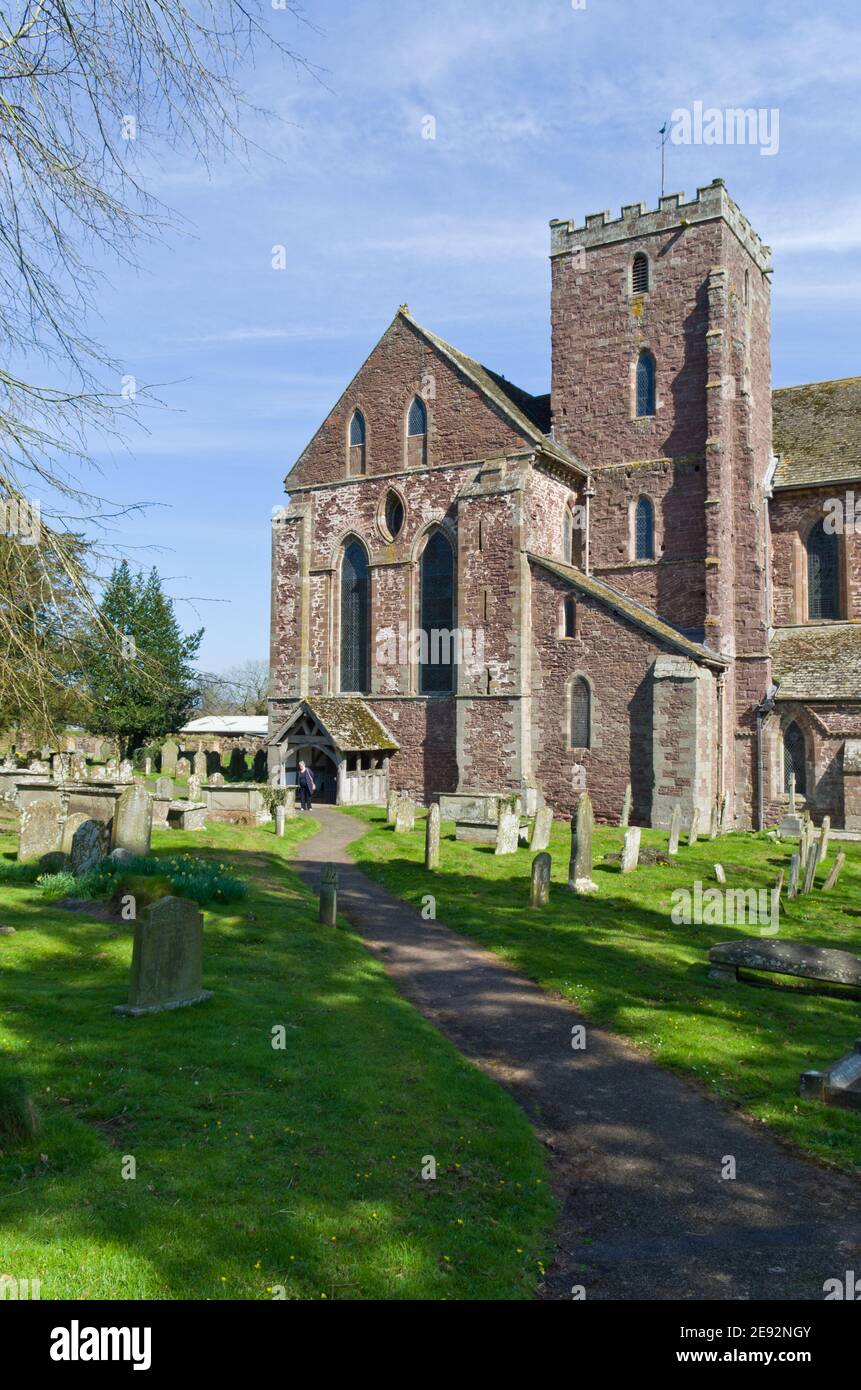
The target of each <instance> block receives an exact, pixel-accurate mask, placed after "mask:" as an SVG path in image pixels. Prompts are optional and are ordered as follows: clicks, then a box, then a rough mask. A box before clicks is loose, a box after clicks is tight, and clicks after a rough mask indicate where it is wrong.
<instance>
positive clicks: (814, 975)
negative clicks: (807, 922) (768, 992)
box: [709, 936, 861, 989]
mask: <svg viewBox="0 0 861 1390" xmlns="http://www.w3.org/2000/svg"><path fill="white" fill-rule="evenodd" d="M709 962H710V964H711V969H710V970H709V977H710V978H711V979H713V980H737V979H738V978H739V975H738V972H739V969H742V970H762V971H767V972H769V973H771V974H774V975H792V976H795V977H796V978H798V979H803V980H814V981H815V982H816V983H817V984H832V985H849V986H851V987H852V988H853V989H861V959H859V958H858V956H853V955H851V954H850V952H849V951H835V950H831V949H830V948H826V947H821V946H805V945H803V944H802V942H800V941H774V940H771V941H767V940H764V939H763V938H760V937H755V936H753V937H744V938H742V939H741V940H739V941H722V942H720V943H719V944H718V945H717V946H712V948H711V950H710V951H709Z"/></svg>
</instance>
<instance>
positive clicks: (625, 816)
mask: <svg viewBox="0 0 861 1390" xmlns="http://www.w3.org/2000/svg"><path fill="white" fill-rule="evenodd" d="M631 799H632V794H631V783H630V782H629V783H628V785H627V787H626V788H625V795H624V797H623V798H622V814H621V816H620V817H619V824H620V826H622V828H623V829H624V830H627V829H628V821H629V820H630V819H631Z"/></svg>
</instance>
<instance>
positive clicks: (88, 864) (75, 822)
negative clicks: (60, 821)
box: [62, 811, 110, 874]
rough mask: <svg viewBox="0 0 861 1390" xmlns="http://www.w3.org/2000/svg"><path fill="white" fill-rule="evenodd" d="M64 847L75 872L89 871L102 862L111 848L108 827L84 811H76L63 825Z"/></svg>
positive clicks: (84, 872) (83, 872)
mask: <svg viewBox="0 0 861 1390" xmlns="http://www.w3.org/2000/svg"><path fill="white" fill-rule="evenodd" d="M62 848H63V851H64V852H65V853H66V854H68V856H69V859H70V861H71V865H72V873H73V874H86V873H89V871H90V869H95V868H96V867H97V866H98V865H99V864H100V863H101V862H102V860H103V859H104V857H105V855H106V854H107V852H108V849H109V848H110V833H109V830H108V827H107V826H106V825H105V824H104V823H103V822H102V821H97V820H93V819H92V818H91V817H90V816H88V815H86V813H85V812H84V811H76V812H75V814H74V815H72V816H69V818H68V820H67V821H66V824H65V825H64V827H63V843H62Z"/></svg>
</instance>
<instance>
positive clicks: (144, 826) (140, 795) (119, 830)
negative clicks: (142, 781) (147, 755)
mask: <svg viewBox="0 0 861 1390" xmlns="http://www.w3.org/2000/svg"><path fill="white" fill-rule="evenodd" d="M151 837H152V800H151V798H150V795H149V793H148V792H147V790H146V788H145V787H140V786H138V785H137V783H136V782H132V783H131V784H130V785H129V786H128V787H126V788H125V790H124V791H123V792H121V793H120V796H119V798H118V800H117V805H116V810H115V811H114V832H113V843H114V848H119V849H130V850H131V852H132V854H137V855H140V856H142V857H143V856H145V855H147V854H149V851H150V839H151Z"/></svg>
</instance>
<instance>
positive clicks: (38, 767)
mask: <svg viewBox="0 0 861 1390" xmlns="http://www.w3.org/2000/svg"><path fill="white" fill-rule="evenodd" d="M14 769H15V764H14V763H12V764H11V766H10V769H9V770H10V771H14ZM27 771H28V772H38V773H39V775H40V776H41V777H50V775H51V764H50V762H47V763H46V762H42V761H41V759H39V758H34V759H33V761H32V762H31V763H28V765H27Z"/></svg>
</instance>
